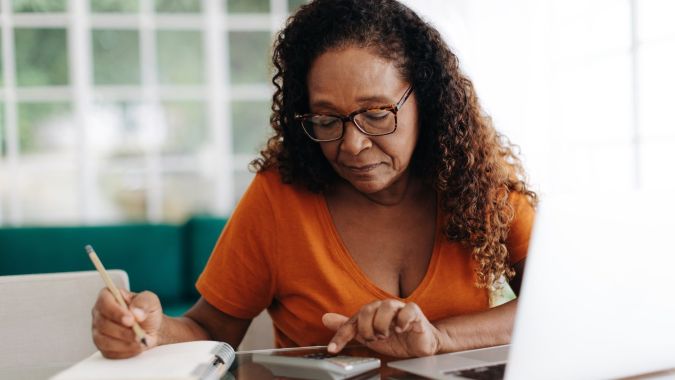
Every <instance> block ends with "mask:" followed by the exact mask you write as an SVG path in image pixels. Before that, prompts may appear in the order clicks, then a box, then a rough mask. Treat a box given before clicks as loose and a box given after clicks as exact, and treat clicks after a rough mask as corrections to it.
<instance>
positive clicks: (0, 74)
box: [0, 31, 5, 86]
mask: <svg viewBox="0 0 675 380" xmlns="http://www.w3.org/2000/svg"><path fill="white" fill-rule="evenodd" d="M0 52H2V31H0ZM2 61H3V60H2V59H0V86H3V85H4V84H5V82H4V81H5V76H4V75H2V73H3V71H2V70H3V66H2V65H3V62H2Z"/></svg>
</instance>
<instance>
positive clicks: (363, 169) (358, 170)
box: [345, 162, 380, 173]
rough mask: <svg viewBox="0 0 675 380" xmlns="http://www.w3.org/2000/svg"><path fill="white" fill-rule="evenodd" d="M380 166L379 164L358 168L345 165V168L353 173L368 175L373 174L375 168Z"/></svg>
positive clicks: (359, 166)
mask: <svg viewBox="0 0 675 380" xmlns="http://www.w3.org/2000/svg"><path fill="white" fill-rule="evenodd" d="M378 166H380V163H379V162H378V163H375V164H369V165H358V166H353V165H345V167H346V168H347V169H349V170H350V171H352V172H354V173H368V172H371V171H373V170H375V168H377V167H378Z"/></svg>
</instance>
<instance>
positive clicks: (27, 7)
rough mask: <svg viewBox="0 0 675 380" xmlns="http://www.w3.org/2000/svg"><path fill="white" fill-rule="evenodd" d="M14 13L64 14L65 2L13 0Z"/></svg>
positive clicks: (59, 0) (63, 0)
mask: <svg viewBox="0 0 675 380" xmlns="http://www.w3.org/2000/svg"><path fill="white" fill-rule="evenodd" d="M12 7H13V8H14V12H65V11H66V0H13V1H12Z"/></svg>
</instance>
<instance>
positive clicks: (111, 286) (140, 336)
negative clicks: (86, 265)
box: [84, 244, 148, 347]
mask: <svg viewBox="0 0 675 380" xmlns="http://www.w3.org/2000/svg"><path fill="white" fill-rule="evenodd" d="M84 249H85V250H86V251H87V255H89V259H91V262H92V263H93V264H94V266H95V267H96V270H97V271H98V273H99V274H100V275H101V278H103V282H105V286H106V287H107V288H108V290H110V292H111V293H112V294H113V296H114V297H115V300H117V303H119V304H120V306H122V307H123V308H124V309H126V310H129V306H128V305H127V303H126V302H124V298H123V297H122V293H120V291H119V289H117V286H115V283H114V282H113V281H112V279H111V278H110V276H109V275H108V272H106V270H105V267H103V263H102V262H101V260H100V259H99V258H98V255H96V252H95V251H94V248H92V246H91V245H88V244H87V245H86V246H85V247H84ZM131 328H132V329H133V330H134V334H136V339H137V340H138V341H139V342H141V343H143V345H144V346H146V347H147V345H148V342H147V341H146V340H145V331H143V329H142V328H141V326H140V325H139V324H138V322H136V321H134V324H133V325H132V326H131Z"/></svg>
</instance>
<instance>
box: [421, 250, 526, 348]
mask: <svg viewBox="0 0 675 380" xmlns="http://www.w3.org/2000/svg"><path fill="white" fill-rule="evenodd" d="M513 269H514V270H515V272H516V275H515V276H514V277H513V278H512V279H511V281H509V286H510V287H511V289H513V292H514V293H516V295H519V294H520V286H521V284H522V281H523V274H524V271H525V259H523V260H521V261H519V262H517V263H516V264H514V265H513ZM517 306H518V300H517V299H515V300H513V301H510V302H507V303H505V304H503V305H500V306H497V307H494V308H492V309H489V310H486V311H482V312H479V313H473V314H466V315H458V316H455V317H451V318H447V319H444V320H441V321H437V322H436V323H434V326H436V328H437V329H438V330H439V332H440V333H441V334H442V335H441V342H440V343H441V344H440V347H439V353H442V352H454V351H462V350H469V349H472V348H480V347H487V346H496V345H499V344H507V343H509V342H510V341H511V333H512V332H513V322H514V321H515V316H516V308H517Z"/></svg>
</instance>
